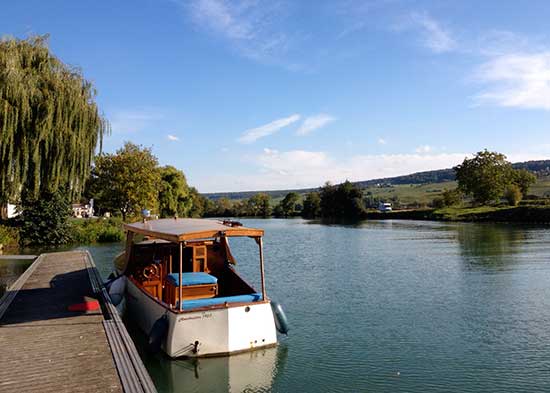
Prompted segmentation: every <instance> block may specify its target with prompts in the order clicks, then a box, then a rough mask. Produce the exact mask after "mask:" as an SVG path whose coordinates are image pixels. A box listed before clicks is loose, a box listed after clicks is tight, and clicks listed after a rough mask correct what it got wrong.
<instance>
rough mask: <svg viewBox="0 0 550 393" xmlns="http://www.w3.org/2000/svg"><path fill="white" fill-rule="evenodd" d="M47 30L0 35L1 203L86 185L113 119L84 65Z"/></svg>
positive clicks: (76, 191) (72, 191)
mask: <svg viewBox="0 0 550 393" xmlns="http://www.w3.org/2000/svg"><path fill="white" fill-rule="evenodd" d="M47 38H48V37H47V36H34V37H30V38H28V39H25V40H21V39H14V38H7V39H6V38H4V39H1V40H0V129H1V133H0V202H2V201H4V202H5V201H6V200H8V199H19V198H20V197H21V196H23V197H24V199H27V200H33V199H37V198H38V197H39V196H40V195H48V194H51V193H55V192H57V190H66V192H65V195H67V196H68V197H69V198H71V199H74V198H76V197H77V196H79V195H80V193H81V192H82V190H83V187H84V184H85V181H86V178H87V177H88V175H89V173H90V169H91V161H92V158H93V154H94V152H95V149H96V147H97V146H98V144H99V146H101V142H102V138H103V135H104V134H105V133H106V132H107V131H108V124H107V122H106V121H105V119H104V118H103V116H101V114H100V113H99V111H98V108H97V105H96V103H95V101H94V99H95V95H96V91H95V89H94V87H93V86H92V84H91V83H90V82H89V81H87V80H86V79H85V78H84V77H83V75H82V72H81V71H80V70H79V69H78V68H75V67H72V66H68V65H66V64H64V63H63V62H62V61H61V60H59V59H58V58H57V57H55V56H54V55H53V54H52V53H51V52H50V50H49V49H48V46H47Z"/></svg>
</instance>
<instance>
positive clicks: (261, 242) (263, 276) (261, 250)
mask: <svg viewBox="0 0 550 393" xmlns="http://www.w3.org/2000/svg"><path fill="white" fill-rule="evenodd" d="M258 244H259V246H260V273H261V278H262V300H266V299H267V293H266V289H265V274H264V242H263V239H262V238H261V237H260V241H259V243H258Z"/></svg>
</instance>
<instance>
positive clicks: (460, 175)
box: [453, 150, 536, 204]
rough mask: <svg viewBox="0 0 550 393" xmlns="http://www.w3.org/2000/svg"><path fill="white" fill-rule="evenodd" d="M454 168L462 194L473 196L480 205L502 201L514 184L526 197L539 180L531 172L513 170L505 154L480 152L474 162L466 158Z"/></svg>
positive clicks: (472, 159) (473, 159)
mask: <svg viewBox="0 0 550 393" xmlns="http://www.w3.org/2000/svg"><path fill="white" fill-rule="evenodd" d="M453 169H454V170H455V173H456V180H457V181H458V189H459V191H462V192H464V193H466V194H470V195H472V197H473V198H474V201H475V202H478V203H480V204H485V203H489V202H493V201H496V200H498V199H500V198H501V197H502V196H503V195H504V191H505V190H506V189H507V188H508V187H509V186H510V185H516V186H517V187H518V188H519V190H520V192H521V193H522V194H523V195H526V194H527V192H528V190H529V187H530V186H531V185H532V184H533V183H535V181H536V177H535V175H533V174H532V173H529V172H528V171H527V170H525V169H513V167H512V164H510V163H509V162H508V161H507V160H506V156H505V155H504V154H501V153H497V152H490V151H487V150H484V151H480V152H478V153H477V154H476V155H475V156H474V157H473V158H471V159H468V158H465V159H464V161H463V162H462V164H460V165H457V166H456V167H454V168H453Z"/></svg>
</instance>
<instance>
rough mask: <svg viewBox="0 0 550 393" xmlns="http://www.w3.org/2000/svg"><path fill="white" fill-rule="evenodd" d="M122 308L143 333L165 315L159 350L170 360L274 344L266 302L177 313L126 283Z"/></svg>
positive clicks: (270, 316)
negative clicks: (166, 323)
mask: <svg viewBox="0 0 550 393" xmlns="http://www.w3.org/2000/svg"><path fill="white" fill-rule="evenodd" d="M126 307H127V312H128V313H129V314H130V316H131V318H132V319H133V320H134V321H136V323H137V324H138V325H139V327H140V328H141V330H143V331H144V332H145V333H146V334H149V332H150V331H151V328H152V327H153V324H154V323H155V322H156V321H157V320H158V319H159V318H161V317H162V316H163V315H165V314H166V316H167V319H168V331H167V334H166V337H165V339H164V340H163V343H162V348H163V350H164V351H165V352H166V354H167V355H168V356H170V357H173V358H176V357H181V356H185V357H201V356H213V355H223V354H230V353H235V352H243V351H248V350H253V349H256V348H263V347H269V346H273V345H276V344H277V333H276V328H275V321H274V317H273V313H272V311H271V305H270V303H269V302H258V303H248V304H246V305H234V306H232V305H229V306H227V307H223V308H212V309H209V310H206V311H204V310H203V311H186V312H183V313H177V312H174V311H172V310H168V309H166V308H165V307H164V306H163V305H162V304H161V303H159V302H157V301H156V300H155V299H153V298H152V297H150V296H149V295H147V294H146V293H145V292H143V291H142V290H141V289H140V288H139V287H137V286H136V285H135V284H134V283H133V282H132V281H131V280H128V284H127V302H126Z"/></svg>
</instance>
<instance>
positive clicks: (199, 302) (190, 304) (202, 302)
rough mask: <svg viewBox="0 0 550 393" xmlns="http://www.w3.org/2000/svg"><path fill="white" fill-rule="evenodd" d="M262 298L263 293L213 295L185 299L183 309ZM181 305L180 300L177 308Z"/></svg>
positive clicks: (247, 301)
mask: <svg viewBox="0 0 550 393" xmlns="http://www.w3.org/2000/svg"><path fill="white" fill-rule="evenodd" d="M258 300H262V294H261V293H251V294H249V295H236V296H225V297H211V298H206V299H195V300H184V301H183V309H184V310H192V309H193V308H199V307H208V306H215V305H218V304H223V303H250V302H257V301H258ZM177 307H179V302H178V304H177V305H176V308H177Z"/></svg>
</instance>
